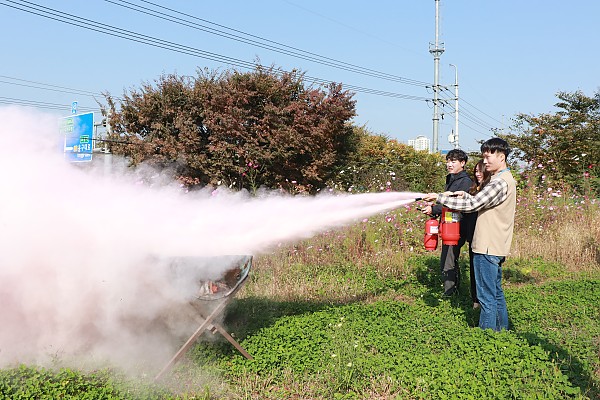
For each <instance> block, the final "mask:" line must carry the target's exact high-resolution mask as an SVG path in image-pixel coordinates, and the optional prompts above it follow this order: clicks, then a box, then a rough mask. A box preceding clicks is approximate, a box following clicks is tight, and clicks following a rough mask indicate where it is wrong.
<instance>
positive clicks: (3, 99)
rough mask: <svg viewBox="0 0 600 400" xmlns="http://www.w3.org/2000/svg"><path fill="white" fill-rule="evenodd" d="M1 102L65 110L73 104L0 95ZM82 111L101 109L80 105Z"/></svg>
mask: <svg viewBox="0 0 600 400" xmlns="http://www.w3.org/2000/svg"><path fill="white" fill-rule="evenodd" d="M0 104H7V105H19V106H26V107H35V108H43V109H49V110H64V109H68V110H70V109H71V105H70V104H69V105H66V104H57V103H48V102H43V101H36V100H23V99H15V98H13V97H0ZM78 108H79V109H80V110H81V111H97V112H99V111H100V108H92V107H82V106H79V107H78Z"/></svg>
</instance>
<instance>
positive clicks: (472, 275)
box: [469, 242, 479, 303]
mask: <svg viewBox="0 0 600 400" xmlns="http://www.w3.org/2000/svg"><path fill="white" fill-rule="evenodd" d="M469 276H470V278H471V299H472V300H473V303H479V300H477V284H476V282H475V266H474V263H473V246H472V245H471V242H469Z"/></svg>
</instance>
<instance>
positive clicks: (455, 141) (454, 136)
mask: <svg viewBox="0 0 600 400" xmlns="http://www.w3.org/2000/svg"><path fill="white" fill-rule="evenodd" d="M450 66H451V67H454V132H452V140H451V141H450V142H451V143H452V144H454V148H455V149H458V147H459V146H458V68H457V67H456V65H454V64H450Z"/></svg>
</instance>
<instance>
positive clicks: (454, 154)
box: [446, 149, 469, 162]
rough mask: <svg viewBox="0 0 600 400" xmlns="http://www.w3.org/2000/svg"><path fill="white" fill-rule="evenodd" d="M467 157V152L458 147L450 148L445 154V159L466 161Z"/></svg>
mask: <svg viewBox="0 0 600 400" xmlns="http://www.w3.org/2000/svg"><path fill="white" fill-rule="evenodd" d="M468 159H469V157H468V156H467V153H465V152H464V151H462V150H460V149H452V150H450V151H449V152H448V154H446V160H452V161H455V160H458V161H464V162H467V160H468Z"/></svg>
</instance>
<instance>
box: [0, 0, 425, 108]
mask: <svg viewBox="0 0 600 400" xmlns="http://www.w3.org/2000/svg"><path fill="white" fill-rule="evenodd" d="M20 2H21V3H17V2H16V1H11V0H2V2H1V3H0V4H2V5H5V6H8V7H11V8H14V9H17V10H20V11H24V12H26V13H30V14H34V15H37V16H41V17H44V18H48V19H51V20H54V21H58V22H62V23H65V24H68V25H73V26H77V27H80V28H85V29H88V30H91V31H95V32H99V33H103V34H105V35H109V36H114V37H118V38H122V39H126V40H131V41H134V42H137V43H142V44H146V45H149V46H153V47H158V48H162V49H165V50H170V51H174V52H178V53H181V54H187V55H191V56H195V57H199V58H206V59H209V60H212V61H217V62H220V63H224V64H228V65H233V66H237V67H241V68H244V69H250V70H252V69H254V68H256V67H257V65H256V64H255V63H250V62H247V61H244V60H240V59H236V58H233V57H228V56H224V55H220V54H216V53H212V52H208V51H204V50H201V49H197V48H194V47H190V46H185V45H181V44H178V43H174V42H170V41H166V40H162V39H159V38H155V37H152V36H148V35H143V34H140V33H137V32H133V31H129V30H126V29H121V28H117V27H114V26H111V25H107V24H102V23H100V22H97V21H93V20H90V19H87V18H82V17H78V16H76V15H73V14H69V13H66V12H62V11H58V10H55V9H52V8H49V7H44V6H41V5H38V4H35V3H32V2H29V1H24V0H20ZM6 3H11V4H6ZM22 3H26V4H30V5H26V4H22ZM305 77H306V78H308V80H310V81H313V82H321V83H329V82H330V81H325V80H323V79H320V78H313V77H310V76H305ZM348 87H349V88H350V87H351V88H353V89H352V90H354V91H357V92H362V93H367V94H375V95H380V96H387V97H395V98H403V99H409V100H427V99H426V98H425V97H419V96H412V95H406V94H402V93H394V92H386V91H381V90H376V89H370V88H364V87H360V86H352V85H348Z"/></svg>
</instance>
